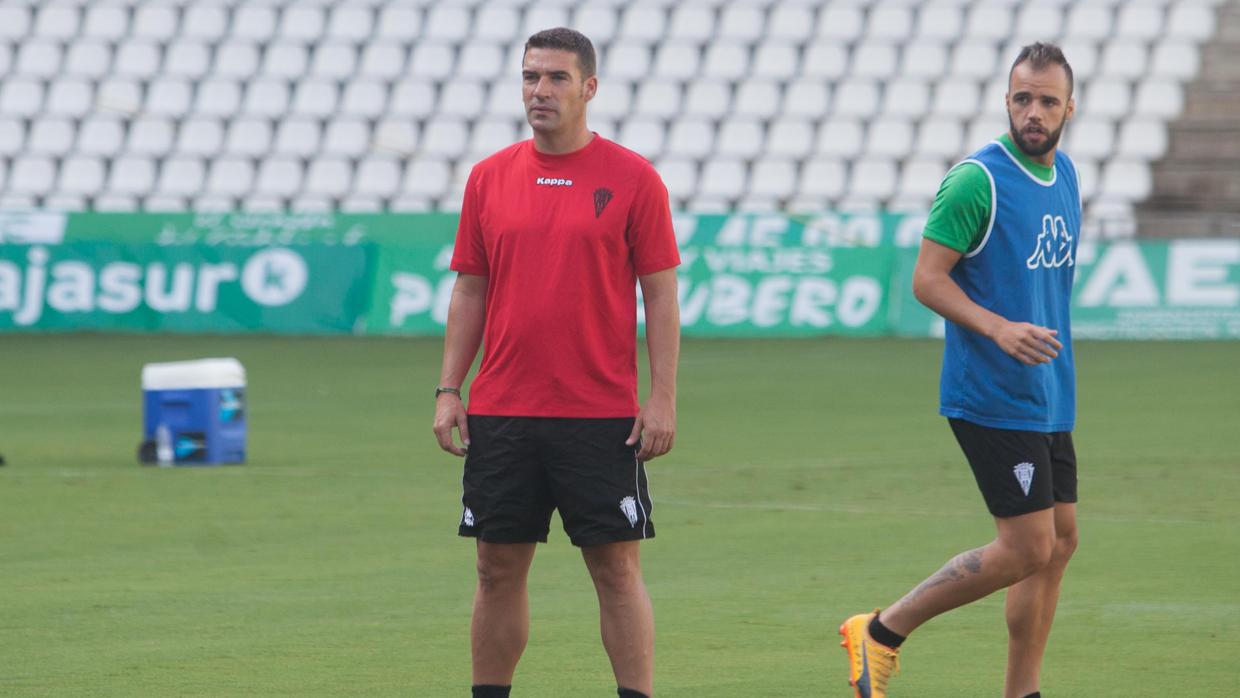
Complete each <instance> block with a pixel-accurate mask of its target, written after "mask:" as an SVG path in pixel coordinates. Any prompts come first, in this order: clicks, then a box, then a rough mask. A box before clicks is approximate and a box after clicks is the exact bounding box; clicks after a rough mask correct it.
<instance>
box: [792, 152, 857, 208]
mask: <svg viewBox="0 0 1240 698" xmlns="http://www.w3.org/2000/svg"><path fill="white" fill-rule="evenodd" d="M847 183H848V180H847V171H846V168H845V166H844V163H843V162H841V161H840V160H839V159H837V158H815V159H812V160H808V161H807V162H806V163H805V165H804V166H803V167H802V168H801V181H800V183H799V186H798V188H797V198H799V199H802V200H803V203H808V204H809V205H808V206H807V207H806V206H798V207H797V208H811V209H813V210H817V211H825V210H827V209H828V208H830V203H831V202H832V201H834V200H835V199H837V198H839V197H840V196H843V194H844V188H845V186H846V185H847Z"/></svg>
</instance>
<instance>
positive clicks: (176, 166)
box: [156, 156, 206, 196]
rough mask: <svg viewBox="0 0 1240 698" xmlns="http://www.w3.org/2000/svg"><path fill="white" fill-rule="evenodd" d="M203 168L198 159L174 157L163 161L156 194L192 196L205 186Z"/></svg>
mask: <svg viewBox="0 0 1240 698" xmlns="http://www.w3.org/2000/svg"><path fill="white" fill-rule="evenodd" d="M205 174H206V172H205V168H204V167H203V162H202V160H201V159H199V158H193V157H185V156H175V157H171V158H168V159H167V160H164V162H163V164H162V165H161V166H160V168H159V180H158V184H157V186H156V193H158V194H161V195H171V196H194V195H196V194H198V193H199V192H201V191H202V189H203V186H204V184H205V179H204V178H205Z"/></svg>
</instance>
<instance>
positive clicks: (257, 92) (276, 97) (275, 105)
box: [241, 78, 355, 118]
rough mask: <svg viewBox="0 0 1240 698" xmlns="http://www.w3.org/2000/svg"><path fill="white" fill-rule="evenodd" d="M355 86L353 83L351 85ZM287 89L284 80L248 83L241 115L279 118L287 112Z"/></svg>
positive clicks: (271, 79)
mask: <svg viewBox="0 0 1240 698" xmlns="http://www.w3.org/2000/svg"><path fill="white" fill-rule="evenodd" d="M353 84H355V83H353ZM289 97H290V96H289V89H288V83H287V82H285V81H284V80H280V79H273V78H263V79H259V80H254V81H252V82H250V85H249V87H248V88H247V89H246V91H245V101H244V103H243V105H242V108H241V110H242V113H244V114H246V115H250V116H265V117H268V118H279V117H280V116H282V115H283V114H286V113H287V112H288V111H289Z"/></svg>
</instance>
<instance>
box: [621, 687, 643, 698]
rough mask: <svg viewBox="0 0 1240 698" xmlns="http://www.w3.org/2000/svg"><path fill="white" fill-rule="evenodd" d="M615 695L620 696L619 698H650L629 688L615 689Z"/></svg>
mask: <svg viewBox="0 0 1240 698" xmlns="http://www.w3.org/2000/svg"><path fill="white" fill-rule="evenodd" d="M616 695H618V696H620V698H650V696H648V695H646V694H645V693H642V692H641V691H634V690H633V689H631V688H617V689H616Z"/></svg>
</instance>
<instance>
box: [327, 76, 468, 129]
mask: <svg viewBox="0 0 1240 698" xmlns="http://www.w3.org/2000/svg"><path fill="white" fill-rule="evenodd" d="M453 84H454V85H458V86H460V85H469V84H471V83H453ZM474 87H476V88H477V89H478V92H477V94H476V95H473V96H474V97H476V101H472V102H471V101H470V97H471V96H470V95H469V94H468V88H465V87H459V88H458V89H460V90H461V92H460V94H457V95H450V94H447V92H446V91H445V92H443V93H440V99H444V100H451V101H452V105H453V107H454V108H458V109H465V108H470V109H471V111H470V112H468V113H465V112H461V115H462V116H473V115H475V114H477V113H478V112H479V111H481V110H482V104H483V93H482V91H481V90H482V88H481V86H479V85H474ZM457 100H459V101H457ZM386 106H387V87H386V86H385V85H384V84H383V83H381V82H378V81H375V80H353V81H351V82H349V83H348V85H346V86H345V89H344V97H343V99H342V103H341V105H340V109H339V111H340V113H343V114H345V115H348V116H360V117H365V118H370V119H375V118H378V117H380V116H382V115H383V113H384V108H385V107H386Z"/></svg>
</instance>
